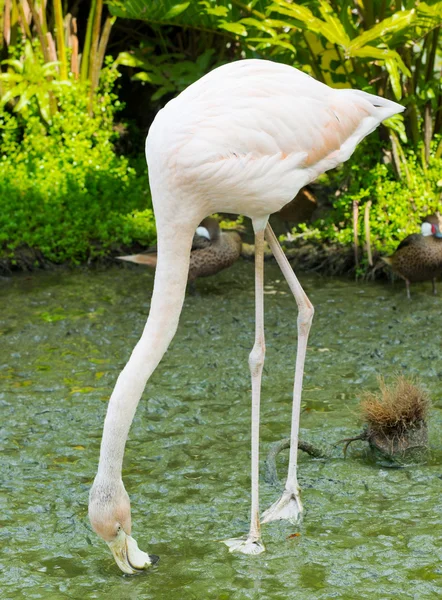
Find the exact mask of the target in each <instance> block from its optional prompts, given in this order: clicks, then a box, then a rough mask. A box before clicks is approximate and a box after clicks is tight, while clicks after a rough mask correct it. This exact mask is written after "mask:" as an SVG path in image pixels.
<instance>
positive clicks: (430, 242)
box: [384, 215, 442, 298]
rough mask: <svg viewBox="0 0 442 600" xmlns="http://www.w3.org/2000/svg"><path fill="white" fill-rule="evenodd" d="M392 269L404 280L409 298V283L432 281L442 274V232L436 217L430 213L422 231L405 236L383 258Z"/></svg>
mask: <svg viewBox="0 0 442 600" xmlns="http://www.w3.org/2000/svg"><path fill="white" fill-rule="evenodd" d="M384 261H385V262H386V263H388V264H389V265H390V266H391V268H392V270H393V271H394V272H395V273H396V274H397V275H399V276H400V277H402V279H404V280H405V283H406V286H407V296H408V297H409V298H410V283H417V282H420V281H430V280H432V281H433V292H434V293H436V287H435V280H436V278H437V277H438V276H439V275H441V274H442V234H441V233H440V231H439V224H438V220H437V218H433V216H432V215H431V216H430V217H427V218H426V220H425V221H424V222H423V224H422V233H413V234H412V235H409V236H407V237H406V238H405V239H404V240H402V242H401V243H400V244H399V246H398V247H397V249H396V251H395V252H394V254H392V256H390V257H388V258H384Z"/></svg>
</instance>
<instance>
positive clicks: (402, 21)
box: [348, 9, 416, 50]
mask: <svg viewBox="0 0 442 600" xmlns="http://www.w3.org/2000/svg"><path fill="white" fill-rule="evenodd" d="M415 17H416V11H415V10H414V9H413V10H406V11H402V12H398V13H395V14H394V15H393V16H391V17H388V18H387V19H384V20H383V21H381V22H380V23H378V24H377V25H375V26H374V27H372V28H371V29H369V30H368V31H364V33H362V34H361V35H358V36H357V37H356V38H354V39H353V40H352V41H351V43H350V45H349V48H348V49H349V50H350V49H351V50H352V49H354V48H362V46H365V45H366V44H368V43H369V42H373V41H374V40H377V39H380V40H383V41H385V36H386V35H387V34H388V33H397V32H398V31H400V30H402V29H404V28H406V27H409V26H410V24H411V23H412V21H413V20H414V19H415Z"/></svg>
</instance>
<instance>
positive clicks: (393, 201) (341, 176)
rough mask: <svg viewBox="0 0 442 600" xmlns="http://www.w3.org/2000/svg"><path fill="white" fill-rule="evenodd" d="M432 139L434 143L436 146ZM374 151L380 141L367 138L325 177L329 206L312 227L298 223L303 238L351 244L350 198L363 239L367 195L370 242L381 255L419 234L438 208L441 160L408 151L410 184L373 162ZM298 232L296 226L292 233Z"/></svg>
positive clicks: (387, 165) (384, 165)
mask: <svg viewBox="0 0 442 600" xmlns="http://www.w3.org/2000/svg"><path fill="white" fill-rule="evenodd" d="M435 148H436V144H434V148H433V149H434V150H435ZM373 156H382V150H381V148H380V147H379V143H378V142H376V141H375V140H373V139H370V140H366V141H365V142H364V143H363V144H361V146H360V147H359V148H358V149H357V150H356V152H355V156H354V160H352V161H349V162H348V163H346V164H344V165H343V166H342V167H341V168H340V169H339V170H337V171H335V172H330V173H329V174H327V175H325V176H323V181H322V182H323V183H324V184H325V185H326V186H327V187H328V188H329V190H330V195H329V198H330V204H331V210H330V211H329V212H328V213H327V216H326V217H324V218H322V219H320V220H318V221H316V222H315V223H314V224H313V226H312V227H308V226H306V225H304V226H301V227H300V228H299V230H300V231H301V234H302V237H310V238H315V239H319V240H322V241H331V242H337V243H339V244H343V245H351V244H353V239H354V238H353V221H352V205H353V201H357V202H358V204H359V223H358V233H359V239H360V240H361V241H362V243H363V242H364V237H365V233H364V224H363V214H364V208H365V205H366V203H367V202H368V201H370V200H371V202H372V206H371V210H370V231H371V234H370V235H371V243H372V247H373V248H374V249H375V250H377V251H379V252H380V253H381V254H382V255H384V256H385V255H387V256H388V255H389V254H391V253H392V252H394V250H395V248H396V247H397V245H398V244H399V242H400V241H401V240H403V239H404V238H405V237H406V236H407V235H410V234H411V233H418V232H419V230H420V223H421V221H422V219H423V217H425V216H426V215H428V214H430V213H433V212H435V211H436V210H440V206H441V195H442V159H441V158H436V157H435V153H434V152H433V153H432V154H431V156H430V160H429V162H428V165H426V163H425V162H423V163H422V162H421V161H420V160H417V158H416V155H415V154H414V153H412V152H409V153H408V155H407V156H406V159H407V168H408V172H409V176H410V184H409V183H408V182H406V181H403V180H397V178H396V177H395V174H394V170H393V168H392V164H391V162H388V163H381V162H379V163H376V164H374V165H373V158H372V157H373ZM297 235H299V231H298V232H295V231H294V236H295V237H296V236H297Z"/></svg>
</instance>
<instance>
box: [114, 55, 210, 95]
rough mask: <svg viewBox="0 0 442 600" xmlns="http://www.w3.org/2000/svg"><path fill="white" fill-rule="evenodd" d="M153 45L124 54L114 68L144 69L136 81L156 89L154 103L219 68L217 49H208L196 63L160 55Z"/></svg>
mask: <svg viewBox="0 0 442 600" xmlns="http://www.w3.org/2000/svg"><path fill="white" fill-rule="evenodd" d="M155 50H156V48H155V47H154V46H152V45H151V44H149V45H147V46H145V47H144V46H143V45H142V46H141V47H140V49H139V50H136V51H131V52H120V54H119V55H118V58H117V60H116V61H115V62H114V67H118V66H119V65H122V66H125V67H132V68H135V69H141V70H139V71H137V73H135V75H133V77H132V80H133V81H143V82H144V83H149V84H151V85H153V86H154V87H156V88H157V89H156V91H155V92H154V93H153V94H152V97H151V100H152V102H156V101H157V100H160V99H161V98H162V97H163V96H164V95H166V94H174V95H176V94H178V93H179V92H181V91H182V90H184V89H185V88H186V87H187V86H188V85H190V84H191V83H193V82H194V81H196V80H197V79H199V78H200V77H202V76H203V75H205V74H206V73H207V72H208V71H209V70H210V67H211V68H213V67H215V66H217V64H219V63H216V62H215V59H214V56H213V55H214V53H215V51H214V49H213V48H209V49H208V50H205V51H204V52H203V53H202V54H201V55H200V56H198V58H197V59H196V60H195V61H191V60H187V59H186V55H185V54H183V53H178V52H175V53H172V52H166V53H156V52H155Z"/></svg>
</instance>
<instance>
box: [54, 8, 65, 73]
mask: <svg viewBox="0 0 442 600" xmlns="http://www.w3.org/2000/svg"><path fill="white" fill-rule="evenodd" d="M54 16H55V35H56V39H57V50H58V60H59V61H60V79H61V80H62V81H65V80H66V79H67V78H68V65H67V57H66V48H65V44H64V25H63V9H62V7H61V0H54Z"/></svg>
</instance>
